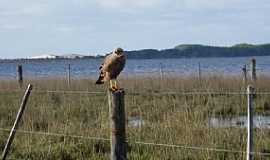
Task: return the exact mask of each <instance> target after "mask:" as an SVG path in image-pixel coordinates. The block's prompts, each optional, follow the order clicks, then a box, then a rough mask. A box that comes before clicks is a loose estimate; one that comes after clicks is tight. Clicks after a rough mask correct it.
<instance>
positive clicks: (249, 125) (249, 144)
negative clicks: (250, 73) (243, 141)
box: [247, 85, 255, 160]
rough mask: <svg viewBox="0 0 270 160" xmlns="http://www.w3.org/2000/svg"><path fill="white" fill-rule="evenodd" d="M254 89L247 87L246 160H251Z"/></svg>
mask: <svg viewBox="0 0 270 160" xmlns="http://www.w3.org/2000/svg"><path fill="white" fill-rule="evenodd" d="M254 94H255V89H254V88H253V87H252V86H251V85H249V86H248V87H247V160H252V159H253V155H252V152H253V98H254Z"/></svg>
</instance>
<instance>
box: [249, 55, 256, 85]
mask: <svg viewBox="0 0 270 160" xmlns="http://www.w3.org/2000/svg"><path fill="white" fill-rule="evenodd" d="M250 67H251V68H250V74H251V75H250V76H251V80H252V82H254V84H255V83H256V80H257V76H256V59H254V58H253V59H251V65H250Z"/></svg>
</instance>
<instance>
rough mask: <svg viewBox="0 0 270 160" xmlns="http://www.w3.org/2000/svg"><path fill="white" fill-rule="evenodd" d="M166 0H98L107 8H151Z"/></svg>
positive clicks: (99, 3)
mask: <svg viewBox="0 0 270 160" xmlns="http://www.w3.org/2000/svg"><path fill="white" fill-rule="evenodd" d="M162 2H164V0H97V4H98V5H100V6H102V7H107V8H122V7H132V8H134V7H135V8H137V7H139V8H149V7H155V6H157V5H160V4H161V3H162Z"/></svg>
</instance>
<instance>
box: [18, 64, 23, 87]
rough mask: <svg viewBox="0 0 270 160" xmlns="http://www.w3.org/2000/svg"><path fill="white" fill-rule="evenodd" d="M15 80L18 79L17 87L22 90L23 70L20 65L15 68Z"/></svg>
mask: <svg viewBox="0 0 270 160" xmlns="http://www.w3.org/2000/svg"><path fill="white" fill-rule="evenodd" d="M17 79H18V83H19V87H20V88H22V86H23V69H22V65H18V66H17Z"/></svg>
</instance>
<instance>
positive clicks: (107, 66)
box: [100, 54, 117, 71]
mask: <svg viewBox="0 0 270 160" xmlns="http://www.w3.org/2000/svg"><path fill="white" fill-rule="evenodd" d="M116 60H117V56H116V55H115V54H109V55H108V56H106V57H105V59H104V62H103V64H102V66H101V67H100V68H101V70H102V71H110V70H111V68H112V67H113V65H114V64H115V61H116Z"/></svg>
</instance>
